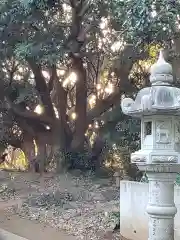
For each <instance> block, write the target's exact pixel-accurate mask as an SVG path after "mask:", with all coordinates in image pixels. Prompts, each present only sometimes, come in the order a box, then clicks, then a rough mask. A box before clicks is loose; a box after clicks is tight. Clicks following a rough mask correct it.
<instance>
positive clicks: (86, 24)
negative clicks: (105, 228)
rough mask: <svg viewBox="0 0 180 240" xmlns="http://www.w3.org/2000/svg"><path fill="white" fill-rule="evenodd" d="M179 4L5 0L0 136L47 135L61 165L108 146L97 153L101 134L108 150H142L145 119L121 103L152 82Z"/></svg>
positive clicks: (16, 140) (18, 139) (174, 32)
mask: <svg viewBox="0 0 180 240" xmlns="http://www.w3.org/2000/svg"><path fill="white" fill-rule="evenodd" d="M179 10H180V4H179V1H176V2H175V1H167V0H159V1H151V0H148V1H145V0H143V1H140V0H138V1H135V0H128V1H121V0H120V1H117V0H111V1H102V0H98V1H94V0H92V1H85V0H82V1H66V2H64V1H61V0H60V1H58V0H55V1H50V0H47V1H46V0H21V1H19V0H6V1H1V3H0V11H1V16H0V53H1V55H0V56H1V57H0V67H1V68H0V80H1V81H0V85H2V88H1V89H2V90H1V91H2V94H0V96H1V102H2V103H3V104H2V106H1V108H2V111H1V112H2V119H3V120H2V126H3V127H4V126H5V125H6V126H5V127H4V129H7V131H4V132H3V137H2V141H1V142H3V141H4V142H5V144H4V145H7V144H10V143H11V144H14V145H16V147H17V145H18V147H21V145H22V143H24V141H25V139H28V141H34V140H37V139H38V140H40V141H42V139H46V140H48V143H49V144H50V145H52V146H53V149H54V158H55V159H56V161H57V165H58V161H59V162H60V159H61V164H63V161H65V162H66V163H67V164H69V163H72V165H73V164H74V165H76V164H75V162H76V163H77V162H79V163H81V164H80V165H83V164H84V165H89V162H91V161H93V160H92V159H93V158H94V156H95V155H96V157H97V158H98V157H99V155H100V152H101V151H102V149H103V146H102V144H100V145H99V148H100V149H99V150H98V151H97V150H96V153H95V152H93V151H94V149H95V148H94V147H93V144H94V143H95V142H96V140H97V139H96V136H100V137H101V138H103V139H105V140H106V142H107V143H108V148H109V149H110V150H109V154H110V155H111V154H116V155H118V154H119V153H118V152H119V151H121V150H122V149H123V148H126V149H127V151H128V153H130V152H131V151H134V150H136V149H137V148H138V147H139V140H140V136H139V132H140V123H139V121H138V120H134V119H133V120H132V119H131V118H129V117H127V116H124V115H123V114H122V112H121V109H120V108H119V102H120V99H121V97H124V96H131V97H132V96H133V97H134V96H135V94H136V92H137V90H138V89H139V88H141V87H142V86H146V85H148V84H149V80H148V77H149V75H148V68H149V66H150V65H151V64H152V63H153V62H154V61H155V59H156V54H157V51H158V50H159V48H160V47H161V46H162V45H166V46H167V45H168V46H170V45H171V40H172V39H174V37H175V36H176V37H177V36H178V34H179V30H178V26H177V24H179V19H178V13H179ZM130 44H131V45H130ZM5 102H6V104H4V103H5ZM37 104H41V106H42V108H43V110H44V111H42V113H40V114H39V113H35V112H34V109H35V106H36V105H37ZM4 105H5V106H4ZM4 109H5V112H6V114H5V113H4V112H3V111H4ZM5 119H6V120H5ZM3 127H1V128H2V129H3ZM14 128H16V131H14ZM4 135H5V136H4ZM29 139H30V140H29ZM92 139H93V141H94V143H93V141H92ZM44 142H47V141H44ZM44 142H43V144H44V145H45V147H46V144H45V143H44ZM41 144H42V143H41ZM114 144H115V145H116V148H117V149H116V150H114V149H113V146H114ZM40 149H41V148H40V147H39V146H38V143H37V152H38V151H39V153H38V156H41V158H43V157H42V155H43V154H45V151H44V152H43V151H42V152H40ZM112 151H115V152H114V153H112ZM105 152H106V153H107V149H105ZM41 154H42V155H41Z"/></svg>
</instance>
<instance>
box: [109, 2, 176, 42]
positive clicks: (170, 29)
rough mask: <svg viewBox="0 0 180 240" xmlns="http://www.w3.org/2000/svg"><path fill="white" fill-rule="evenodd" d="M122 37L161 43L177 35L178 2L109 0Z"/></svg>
mask: <svg viewBox="0 0 180 240" xmlns="http://www.w3.org/2000/svg"><path fill="white" fill-rule="evenodd" d="M111 4H112V5H113V8H112V10H113V13H114V15H115V18H116V21H117V22H118V23H119V24H118V25H119V26H120V28H121V30H122V31H124V37H125V39H126V40H127V41H131V42H133V43H137V44H140V43H143V44H149V43H152V42H155V43H157V42H158V43H159V42H160V43H165V41H169V40H171V39H173V36H174V35H176V34H177V33H178V34H179V30H178V29H179V27H178V24H179V19H178V15H179V11H180V2H179V1H169V0H159V1H152V0H148V1H147V0H144V1H141V0H138V1H137V0H128V1H123V0H122V1H111Z"/></svg>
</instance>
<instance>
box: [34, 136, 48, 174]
mask: <svg viewBox="0 0 180 240" xmlns="http://www.w3.org/2000/svg"><path fill="white" fill-rule="evenodd" d="M36 144H37V157H36V160H35V162H36V165H35V168H36V167H37V164H38V165H39V171H40V173H41V174H42V173H43V172H45V171H46V160H47V152H46V141H45V138H44V137H43V135H41V136H38V137H37V139H36Z"/></svg>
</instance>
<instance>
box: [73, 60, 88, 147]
mask: <svg viewBox="0 0 180 240" xmlns="http://www.w3.org/2000/svg"><path fill="white" fill-rule="evenodd" d="M73 68H74V69H75V71H76V73H77V76H78V81H77V83H76V106H75V113H76V115H77V118H76V120H75V132H74V135H73V140H72V143H71V148H72V149H73V151H83V150H84V142H85V132H86V129H87V124H86V118H87V113H86V111H87V86H86V84H87V83H86V70H85V69H84V66H83V60H82V59H81V58H79V57H74V58H73Z"/></svg>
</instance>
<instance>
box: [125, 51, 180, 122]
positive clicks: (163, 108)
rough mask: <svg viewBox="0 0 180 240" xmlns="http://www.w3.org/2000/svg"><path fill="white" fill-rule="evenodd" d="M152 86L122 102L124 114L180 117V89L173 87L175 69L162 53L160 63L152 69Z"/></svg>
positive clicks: (161, 52)
mask: <svg viewBox="0 0 180 240" xmlns="http://www.w3.org/2000/svg"><path fill="white" fill-rule="evenodd" d="M150 82H151V86H150V87H146V88H143V89H141V90H140V91H139V92H138V93H137V96H136V98H135V100H133V99H131V98H125V99H123V100H122V101H121V108H122V111H123V112H124V114H126V115H130V116H133V117H139V118H141V117H142V116H148V115H154V114H162V115H163V114H170V115H180V89H179V88H176V87H174V86H173V69H172V66H171V64H169V63H168V62H166V61H165V59H164V56H163V51H162V50H161V51H160V54H159V59H158V61H157V62H156V63H155V64H154V65H152V67H151V69H150Z"/></svg>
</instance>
